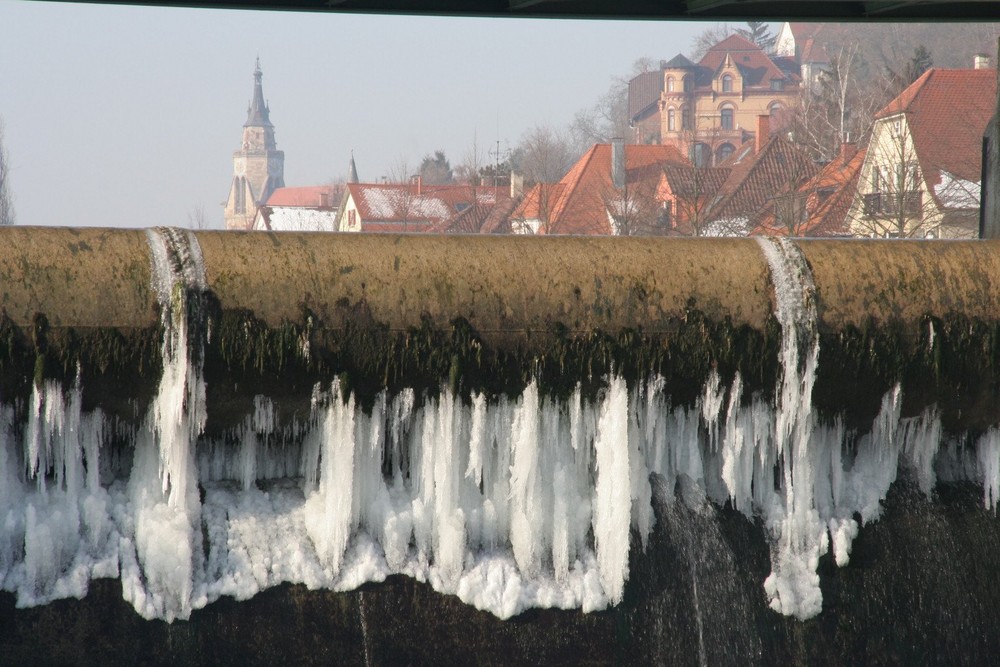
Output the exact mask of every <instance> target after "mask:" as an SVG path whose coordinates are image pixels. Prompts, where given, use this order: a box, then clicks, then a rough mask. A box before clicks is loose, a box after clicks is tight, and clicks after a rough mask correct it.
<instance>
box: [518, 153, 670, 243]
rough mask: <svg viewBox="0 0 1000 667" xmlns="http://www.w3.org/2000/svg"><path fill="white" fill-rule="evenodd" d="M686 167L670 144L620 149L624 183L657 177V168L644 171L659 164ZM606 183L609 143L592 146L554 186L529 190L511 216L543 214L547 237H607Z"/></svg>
mask: <svg viewBox="0 0 1000 667" xmlns="http://www.w3.org/2000/svg"><path fill="white" fill-rule="evenodd" d="M669 163H674V164H686V163H687V160H686V159H685V158H684V156H683V155H681V153H680V151H679V150H677V148H676V147H674V146H653V145H651V146H646V145H635V144H628V145H626V146H625V170H626V174H625V182H626V184H638V183H640V182H643V183H645V182H647V181H648V180H649V179H652V187H654V188H655V181H656V180H657V179H658V178H659V170H658V169H654V170H650V169H649V167H650V166H653V165H656V166H659V165H662V164H669ZM613 189H614V188H613V186H612V182H611V144H594V145H593V146H592V147H591V148H590V149H589V150H588V151H587V152H586V153H584V154H583V156H582V157H581V158H580V159H579V160H577V162H576V164H574V165H573V166H572V167H571V168H570V170H569V171H568V172H566V175H565V176H563V178H562V179H561V180H560V181H559V183H556V184H539V185H536V186H535V187H534V188H532V190H531V191H529V192H528V194H527V195H526V196H525V199H524V201H523V202H522V204H521V205H520V206H518V208H517V209H516V210H515V211H514V214H513V216H512V217H514V218H515V219H520V220H541V219H543V218H542V216H541V215H539V214H540V213H543V212H544V211H545V210H547V211H548V217H547V220H546V222H547V227H548V228H547V230H545V232H544V233H548V234H610V233H611V227H610V224H609V222H608V215H607V201H606V199H607V197H608V195H609V193H610V192H611V191H612V190H613Z"/></svg>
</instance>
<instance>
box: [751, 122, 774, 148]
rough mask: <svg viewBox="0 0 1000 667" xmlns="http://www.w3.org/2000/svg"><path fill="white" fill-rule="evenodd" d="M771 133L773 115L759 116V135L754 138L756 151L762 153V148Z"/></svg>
mask: <svg viewBox="0 0 1000 667" xmlns="http://www.w3.org/2000/svg"><path fill="white" fill-rule="evenodd" d="M770 133H771V117H770V116H767V115H763V114H762V115H760V116H757V136H756V137H755V138H754V152H756V153H760V149H762V148H763V147H764V144H766V143H767V139H768V135H769V134H770Z"/></svg>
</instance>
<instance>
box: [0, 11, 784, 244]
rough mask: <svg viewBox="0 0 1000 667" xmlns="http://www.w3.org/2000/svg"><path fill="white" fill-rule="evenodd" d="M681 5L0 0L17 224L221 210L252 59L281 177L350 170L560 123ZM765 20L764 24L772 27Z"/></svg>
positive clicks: (653, 42)
mask: <svg viewBox="0 0 1000 667" xmlns="http://www.w3.org/2000/svg"><path fill="white" fill-rule="evenodd" d="M710 25H712V24H710V23H695V22H662V21H661V22H653V21H647V22H639V21H586V20H576V21H566V20H543V19H472V18H454V17H413V16H380V15H353V14H317V13H296V12H260V11H249V10H242V11H240V10H216V9H204V8H203V9H180V8H163V7H121V6H111V5H93V4H86V5H76V4H68V3H45V2H29V1H26V0H0V120H2V122H3V124H4V145H5V146H6V148H7V152H8V156H9V160H10V165H11V188H12V192H13V196H14V207H15V212H16V215H17V222H18V224H21V225H72V226H110V227H148V226H154V225H172V226H190V225H191V224H192V220H193V219H194V218H195V217H196V214H197V211H199V210H201V211H203V212H204V219H205V221H206V222H207V223H208V226H210V227H215V228H221V227H222V208H223V203H224V200H225V198H226V196H227V195H228V191H229V184H230V180H231V177H232V154H233V151H234V150H236V149H237V148H238V147H239V144H240V137H241V133H242V127H243V123H244V122H245V121H246V112H247V105H248V103H249V100H250V95H251V92H252V89H253V70H254V62H255V59H256V58H257V57H259V58H260V63H261V69H262V71H263V74H264V78H263V85H264V95H265V97H266V99H267V100H268V103H269V105H270V109H271V121H272V122H273V123H274V125H275V134H276V138H277V142H278V148H279V149H280V150H283V151H284V152H285V183H286V185H289V186H297V185H320V184H324V183H328V182H330V181H332V180H335V179H341V178H344V177H345V176H346V174H347V168H348V162H349V159H350V155H351V151H353V152H354V157H355V161H356V163H357V167H358V173H359V176H360V178H361V180H362V181H377V180H378V179H379V178H380V177H381V176H383V175H385V174H387V173H389V172H390V170H391V169H392V168H393V166H395V165H398V164H399V163H400V161H401V160H405V161H406V162H407V163H408V164H409V165H411V166H416V165H419V163H420V160H421V159H422V158H423V156H425V155H427V154H429V153H432V152H433V151H435V150H438V149H440V150H444V152H445V154H446V155H447V156H448V158H449V159H450V161H451V163H452V165H453V166H455V165H457V164H460V163H461V162H462V159H463V157H464V156H465V155H467V154H468V153H469V152H470V149H471V146H472V145H473V142H474V141H476V142H477V143H478V144H479V145H480V147H481V148H480V150H485V149H486V148H488V146H489V145H490V144H493V145H495V142H496V141H497V140H498V139H499V140H500V141H501V142H502V143H501V145H502V146H505V145H509V146H510V147H513V146H515V145H516V144H517V143H518V141H519V139H520V138H521V137H522V136H523V135H524V134H525V132H527V131H528V130H530V129H531V128H533V127H535V126H542V125H548V126H551V127H553V128H556V129H562V128H565V127H566V126H567V125H568V124H569V123H570V121H571V120H572V119H573V116H574V114H576V112H577V111H579V110H581V109H584V108H586V107H589V106H591V105H593V104H594V103H595V102H596V101H597V98H598V97H599V96H600V95H601V94H602V93H604V92H606V91H607V90H608V88H609V86H610V85H611V83H612V81H613V79H614V78H616V77H622V76H626V75H628V74H629V72H630V71H631V68H632V64H633V62H634V61H635V60H636V59H638V58H640V57H649V58H652V59H654V60H660V59H669V58H671V57H673V56H674V55H676V54H677V53H681V52H685V53H686V52H688V51H689V47H690V45H691V42H692V40H693V38H694V37H695V36H696V35H697V34H698V33H700V32H701V31H702V30H704V29H705V28H706V27H708V26H710ZM775 31H776V30H775Z"/></svg>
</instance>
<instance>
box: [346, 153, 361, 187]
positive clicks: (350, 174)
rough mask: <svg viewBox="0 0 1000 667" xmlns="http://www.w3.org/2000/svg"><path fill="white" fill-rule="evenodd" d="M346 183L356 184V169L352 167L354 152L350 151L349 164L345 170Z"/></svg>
mask: <svg viewBox="0 0 1000 667" xmlns="http://www.w3.org/2000/svg"><path fill="white" fill-rule="evenodd" d="M347 182H348V183H357V182H358V168H357V167H356V166H354V151H351V164H350V166H349V167H348V168H347Z"/></svg>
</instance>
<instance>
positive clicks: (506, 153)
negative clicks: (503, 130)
mask: <svg viewBox="0 0 1000 667" xmlns="http://www.w3.org/2000/svg"><path fill="white" fill-rule="evenodd" d="M504 143H505V144H506V143H507V142H506V141H504ZM489 154H490V157H492V158H493V188H494V189H496V188H499V187H500V162H501V158H502V161H503V162H506V161H507V160H508V159H510V147H509V146H508V147H506V148H503V149H501V148H500V112H499V111H498V112H497V141H496V146H495V147H493V148H490V153H489Z"/></svg>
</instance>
